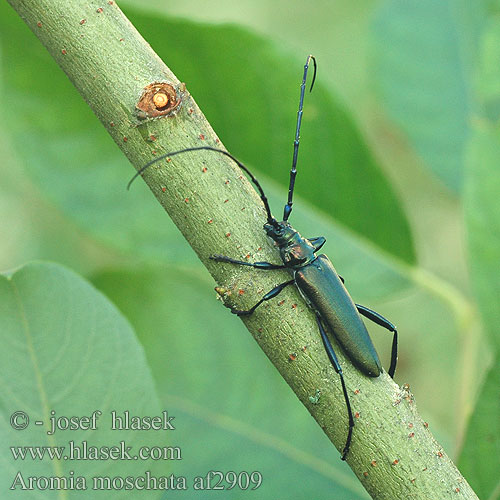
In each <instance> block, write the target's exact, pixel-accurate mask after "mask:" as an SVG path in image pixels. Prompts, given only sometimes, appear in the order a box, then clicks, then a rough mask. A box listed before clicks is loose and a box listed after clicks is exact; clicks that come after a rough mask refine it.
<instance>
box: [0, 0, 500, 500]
mask: <svg viewBox="0 0 500 500" xmlns="http://www.w3.org/2000/svg"><path fill="white" fill-rule="evenodd" d="M120 7H121V8H122V9H123V10H124V11H125V13H126V14H127V15H128V16H129V18H130V20H131V21H132V23H133V24H134V25H135V26H136V27H137V28H138V30H139V31H140V32H141V33H142V34H143V36H144V37H145V39H146V40H147V41H148V42H149V43H151V45H152V46H153V48H154V49H155V50H156V51H157V53H158V54H159V55H160V56H161V57H162V58H163V59H164V61H165V62H166V63H167V64H168V65H169V66H170V68H171V69H172V70H173V71H174V73H175V74H176V75H177V76H178V78H179V79H180V80H181V81H184V82H186V85H187V87H188V89H189V90H190V92H191V94H192V95H193V96H194V98H195V99H196V100H197V102H198V104H199V105H200V107H201V109H202V110H203V111H204V113H205V114H206V116H207V118H208V119H209V121H210V122H211V123H212V125H213V127H214V129H215V130H216V132H217V134H218V135H219V137H220V138H221V140H222V141H223V142H224V144H225V146H226V147H227V148H228V150H229V151H231V152H232V153H233V154H234V155H236V156H237V157H238V158H239V159H241V160H242V161H244V162H245V163H246V164H248V165H250V166H251V167H252V169H253V170H254V171H255V172H256V173H257V174H258V177H259V179H260V180H261V182H262V184H263V185H264V186H265V187H266V191H269V193H270V195H271V196H270V198H271V201H272V203H273V204H272V206H273V207H274V212H275V213H276V214H277V215H279V213H280V212H279V210H281V207H282V204H283V203H284V200H285V196H286V188H287V179H288V169H289V167H290V162H291V156H292V143H293V135H294V130H295V120H296V111H297V104H298V96H299V85H300V79H301V75H302V66H303V64H304V61H305V57H306V56H307V54H309V53H312V54H314V55H315V56H316V58H317V61H318V75H317V86H316V88H315V90H314V91H313V93H312V94H311V95H307V97H306V102H305V112H304V119H303V129H302V134H301V135H302V142H301V149H300V156H299V167H298V169H299V176H298V178H297V188H296V200H295V202H296V204H295V205H294V206H295V210H294V214H293V221H292V222H293V223H294V225H295V226H296V227H297V228H298V229H299V230H301V228H307V230H305V229H304V230H302V232H303V233H304V234H305V233H307V234H305V235H306V236H316V235H319V234H322V235H325V236H327V238H328V241H327V244H326V246H325V247H324V248H325V251H326V253H327V254H328V255H329V256H330V258H331V259H332V261H333V262H334V264H335V267H336V268H337V269H338V270H339V272H340V273H341V274H342V275H343V276H344V278H345V279H346V283H347V285H348V288H349V290H350V292H351V295H352V296H353V298H354V300H355V301H356V302H359V303H362V304H365V305H366V306H368V307H371V308H374V309H376V310H377V311H378V312H380V313H381V314H383V315H384V316H386V317H387V318H389V319H390V320H391V321H392V322H393V323H395V324H396V325H397V326H398V330H399V332H400V356H399V366H398V370H397V372H396V377H395V378H396V381H397V382H398V383H399V384H403V383H409V384H410V386H411V390H412V392H413V393H414V394H415V396H416V401H417V404H418V408H419V410H420V413H421V414H422V416H423V418H424V419H425V420H427V421H428V422H429V425H430V428H431V430H432V431H433V432H434V434H435V435H436V437H437V438H438V439H439V440H440V441H441V443H442V444H443V445H444V447H445V449H446V451H447V452H448V453H449V454H450V455H451V456H452V457H453V458H454V459H455V460H456V461H457V462H458V465H459V467H460V469H461V471H462V472H463V473H464V474H465V475H466V478H467V479H468V480H469V481H470V482H471V484H472V486H473V487H474V488H475V489H476V491H477V493H478V495H479V496H480V497H481V498H489V499H494V498H498V497H499V496H500V488H499V485H498V477H500V476H499V475H498V470H500V442H499V438H498V436H499V435H500V432H499V431H500V429H499V427H500V397H499V391H500V389H499V387H500V384H499V382H500V381H499V380H497V379H498V375H497V373H498V364H499V362H498V347H499V343H500V342H499V338H500V337H499V335H498V333H497V325H498V324H499V322H500V305H499V304H500V276H499V262H500V204H499V202H498V196H499V193H500V170H499V168H498V166H497V162H498V158H500V154H499V153H500V136H499V129H498V118H499V112H500V97H499V96H500V48H499V47H500V43H499V42H500V6H499V5H498V2H494V1H487V0H483V1H479V0H474V1H467V2H466V1H465V0H458V1H451V0H444V1H442V2H434V1H431V0H419V1H417V0H411V1H409V2H398V1H395V0H393V1H391V0H378V1H377V0H373V1H365V0H360V1H358V2H349V1H347V0H335V1H326V0H321V1H317V2H314V3H313V4H312V5H307V6H306V5H305V4H304V2H300V1H296V0H291V1H290V0H288V1H286V2H285V1H284V0H276V1H273V2H264V1H259V0H252V1H248V0H241V1H240V2H229V1H220V2H216V3H215V4H214V3H213V2H212V3H207V2H200V1H199V0H184V1H183V2H175V3H174V2H168V3H167V2H163V1H160V0H148V1H145V0H141V1H139V0H134V1H132V0H129V1H127V2H120ZM0 41H1V47H0V50H1V52H0V58H1V60H0V62H1V69H0V71H1V73H0V77H1V91H2V108H1V110H0V113H1V114H2V120H1V122H0V129H1V130H0V157H1V158H2V161H1V164H0V238H1V239H0V242H1V244H0V270H1V271H7V270H12V269H14V268H16V267H19V266H22V265H24V264H25V263H27V262H28V261H31V260H34V259H35V260H38V259H43V260H50V261H53V262H57V263H60V264H63V265H65V266H67V267H69V268H71V269H72V270H74V271H76V272H77V273H79V274H80V275H82V276H83V277H85V278H86V279H88V280H90V281H91V282H92V283H93V284H94V285H95V287H97V289H99V290H100V291H102V292H103V293H104V294H105V295H106V297H107V298H108V299H109V300H110V301H111V302H113V303H114V304H115V305H116V306H117V307H118V308H119V309H120V311H121V312H122V313H123V315H124V316H125V317H126V318H127V319H128V321H129V322H130V324H131V325H132V327H133V329H134V330H135V333H136V335H137V339H138V342H139V343H140V344H141V345H142V346H143V348H144V351H145V354H146V361H145V362H144V363H145V366H146V368H145V369H146V370H148V369H150V370H151V372H152V374H153V378H154V383H155V387H156V389H155V391H156V393H157V396H158V399H159V404H160V405H161V407H164V408H167V409H168V410H169V413H171V414H174V415H175V416H176V419H177V420H176V421H177V422H178V430H177V431H176V434H175V443H176V444H177V445H179V446H181V447H182V449H183V451H184V456H185V458H184V459H183V461H182V463H175V464H174V465H171V464H170V463H169V464H168V466H169V467H168V469H167V470H168V471H172V472H174V473H175V474H184V475H188V476H190V477H192V476H194V475H196V474H201V473H204V472H206V471H208V470H223V471H224V470H237V471H239V470H247V471H253V470H258V471H260V472H262V474H263V476H264V483H263V485H262V486H261V487H260V488H259V489H258V490H256V491H254V492H252V494H251V495H253V498H263V499H271V498H277V497H283V496H286V497H287V498H332V497H334V498H338V499H358V498H366V497H367V495H366V493H364V490H363V489H362V488H361V486H360V485H359V483H358V482H357V480H356V478H355V477H354V475H353V474H352V473H351V471H350V469H349V468H348V466H347V465H346V464H344V463H342V462H340V460H339V454H338V452H337V451H336V450H335V449H334V448H333V447H332V446H331V444H330V443H329V442H328V440H327V439H326V437H325V436H324V435H323V434H322V432H321V430H320V429H319V428H318V427H317V425H316V424H315V422H314V421H313V420H312V419H311V417H310V416H309V414H308V413H307V411H306V410H305V409H304V408H303V407H302V406H301V405H300V404H299V403H298V401H297V400H296V399H295V396H294V395H293V394H292V392H291V391H290V390H289V388H288V387H287V386H286V385H285V383H284V382H283V381H282V380H281V379H280V377H279V375H278V374H277V372H275V370H274V369H273V367H272V366H271V364H270V363H269V362H268V361H267V359H265V356H264V355H263V354H262V352H261V351H260V350H259V349H258V348H257V346H256V345H255V343H254V342H253V341H252V339H251V337H250V335H248V332H247V331H246V329H245V328H244V327H243V324H242V323H241V322H240V321H239V320H238V319H237V318H235V317H233V316H232V315H230V314H229V313H228V311H227V310H225V309H224V307H222V305H221V304H220V303H219V302H218V301H216V300H215V293H214V292H213V287H214V285H215V284H214V283H213V281H212V279H211V277H210V276H209V275H208V273H207V272H206V270H205V269H204V268H203V267H202V266H201V264H200V263H199V262H198V261H197V259H196V257H195V255H194V252H192V251H191V249H190V248H189V247H188V245H187V244H186V243H185V242H184V240H183V239H182V237H181V235H180V233H179V232H178V230H177V229H176V228H175V227H173V225H172V223H171V222H170V221H169V220H168V217H167V216H166V215H165V214H164V213H163V212H162V210H161V208H160V207H159V205H158V204H157V203H156V201H155V200H154V198H153V197H152V196H151V195H150V193H149V192H148V191H147V189H146V188H145V186H144V185H141V183H139V182H138V183H137V184H136V185H135V186H134V189H133V190H132V191H131V192H130V193H125V186H126V183H127V181H128V179H129V178H130V176H131V174H132V173H133V170H132V169H131V168H130V165H129V164H128V163H127V161H126V160H125V159H124V157H123V156H122V155H121V153H120V152H119V151H118V149H117V148H116V146H115V145H114V143H113V142H112V140H111V139H110V138H109V137H108V136H107V135H106V133H105V131H104V129H103V128H102V127H101V125H100V124H99V123H98V121H97V120H96V118H95V117H94V116H93V114H92V113H91V112H90V110H89V109H87V107H86V105H85V103H83V102H82V101H81V99H80V97H79V95H78V94H77V92H76V91H75V90H74V88H73V87H72V86H71V84H70V82H69V81H68V80H67V78H66V77H65V76H64V75H63V74H62V72H61V71H60V70H59V68H58V67H57V66H56V65H55V63H54V62H52V61H51V59H50V57H49V56H48V54H46V53H45V50H44V49H43V47H42V46H41V45H40V44H39V42H38V41H37V40H36V38H35V37H34V36H33V35H32V34H31V33H30V32H29V30H28V29H27V28H26V27H25V26H23V23H22V22H21V20H20V19H18V18H17V17H16V14H15V13H14V11H12V9H10V7H9V6H7V5H6V4H5V3H4V4H2V5H1V6H0ZM21 51H22V57H20V54H21ZM56 93H57V95H58V96H59V97H58V101H57V102H54V99H53V96H54V95H55V94H56ZM61 110H63V111H61ZM257 223H258V222H257ZM213 251H214V252H217V249H213ZM49 271H50V270H49ZM47 272H48V271H47ZM51 272H52V271H51ZM49 274H50V273H49ZM0 321H1V317H0ZM369 327H370V332H371V333H372V334H373V337H374V340H375V343H376V345H377V349H378V350H379V352H380V353H381V356H382V359H383V361H384V364H385V365H386V366H387V365H388V361H389V347H390V336H389V335H388V334H387V333H386V332H385V331H380V329H378V328H372V326H371V325H369ZM47 336H49V332H47ZM47 338H48V337H47ZM133 341H134V342H135V340H133ZM5 355H7V354H5ZM9 355H10V354H9ZM148 367H149V368H148ZM92 369H93V370H94V368H92ZM58 373H59V374H60V377H62V378H64V377H66V376H67V373H66V372H65V371H64V368H59V372H58ZM103 380H104V379H103ZM4 397H5V398H6V397H7V396H5V394H4ZM2 407H3V405H0V409H2ZM485 457H487V459H485ZM495 471H496V472H495ZM179 494H180V495H182V494H184V495H185V496H186V494H185V493H179ZM226 494H227V493H226ZM118 495H119V494H118ZM200 495H203V493H200ZM213 495H214V496H215V495H217V493H216V492H213ZM238 495H240V493H238ZM249 495H250V494H249ZM70 497H71V495H70ZM187 497H188V498H194V497H196V493H195V492H193V491H191V492H190V493H189V494H188V496H187ZM47 498H50V496H47Z"/></svg>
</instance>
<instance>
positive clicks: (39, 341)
mask: <svg viewBox="0 0 500 500" xmlns="http://www.w3.org/2000/svg"><path fill="white" fill-rule="evenodd" d="M0 342H1V344H2V350H1V351H0V372H1V378H2V380H3V383H2V385H1V387H0V413H1V416H2V420H3V422H4V425H3V426H2V430H1V431H0V443H1V445H2V449H3V450H4V452H3V453H2V458H1V462H2V468H1V469H2V472H1V475H0V476H1V480H0V481H1V486H2V490H3V491H6V490H7V489H8V488H10V487H11V485H12V483H13V481H14V478H15V476H16V474H17V472H18V471H21V473H22V476H23V478H24V480H25V481H27V480H28V477H30V476H37V477H40V476H45V477H52V476H65V477H70V475H71V471H74V477H77V476H84V477H86V478H87V486H88V487H89V489H88V490H87V491H86V492H85V493H86V494H87V495H88V494H89V493H90V495H91V496H92V498H110V497H112V498H128V497H129V494H128V492H126V491H114V492H109V491H92V489H91V488H92V477H94V476H110V477H115V476H123V477H126V476H141V475H143V474H144V472H145V470H146V469H148V470H151V471H152V472H153V473H154V474H156V475H164V472H165V471H164V469H163V474H162V469H161V467H159V462H153V461H151V460H147V461H142V460H140V461H134V460H129V461H128V460H49V459H48V458H47V457H46V458H45V459H44V460H31V459H26V460H21V459H18V460H15V459H14V458H13V455H12V453H11V451H10V449H9V447H22V446H65V447H66V448H65V450H64V454H65V455H69V446H70V444H69V442H70V441H74V443H75V444H77V445H79V446H83V445H82V444H81V443H82V442H83V441H84V440H85V441H87V443H88V445H89V446H104V445H106V446H114V445H119V443H120V441H125V442H126V445H127V446H131V447H132V453H134V452H135V453H137V452H138V448H139V447H140V446H148V445H149V446H152V445H160V444H161V443H162V441H164V435H162V436H160V435H159V434H158V432H155V431H151V432H146V431H143V432H134V431H119V430H114V431H113V430H111V418H110V412H111V411H112V410H115V411H116V412H117V415H120V414H122V412H123V411H125V410H128V411H129V412H130V415H139V416H145V415H148V416H154V415H158V414H159V409H160V407H159V404H158V398H157V395H156V392H155V388H154V383H153V380H152V377H151V373H150V370H149V367H148V365H147V363H146V360H145V357H144V352H143V350H142V348H141V347H140V345H139V344H138V342H137V340H136V339H135V337H134V334H133V332H132V330H131V328H130V325H129V324H128V323H127V321H126V320H125V319H124V317H123V316H122V315H121V314H120V313H119V312H118V311H117V310H116V308H115V307H114V306H113V305H112V304H111V303H110V302H109V301H108V300H107V299H106V298H105V297H104V296H102V295H101V294H100V293H99V292H97V291H96V290H95V289H94V288H93V287H92V286H91V285H89V284H88V283H87V282H86V281H84V280H82V279H81V278H80V277H79V276H77V275H75V274H74V273H73V272H71V271H69V270H68V269H66V268H63V267H61V266H59V265H56V264H49V263H40V262H38V263H33V264H29V265H26V266H25V267H23V268H21V269H19V270H17V271H16V272H14V273H13V274H11V275H9V276H0ZM95 410H99V411H101V412H102V416H100V417H99V418H98V420H96V423H97V429H96V430H92V429H89V430H84V429H78V430H56V432H55V433H54V434H53V435H49V434H48V431H50V429H51V427H50V417H51V416H53V415H54V416H56V417H67V418H70V417H73V416H77V417H83V416H91V415H92V413H93V412H94V411H95ZM15 411H24V412H26V413H27V415H28V416H29V421H30V425H29V427H28V428H27V429H25V430H14V429H13V428H11V426H10V425H9V419H10V417H11V415H12V414H13V413H14V412H15ZM51 412H55V413H54V414H52V413H51ZM20 421H21V422H23V421H24V419H23V418H21V419H20ZM36 421H42V422H43V426H41V427H39V426H37V425H36V424H35V422H36ZM63 424H64V422H63ZM18 490H19V488H18ZM18 490H17V491H18ZM23 493H24V494H25V495H29V493H27V492H23ZM149 493H151V491H150V492H149ZM31 494H32V496H26V498H40V491H39V490H38V491H37V490H35V491H34V492H31ZM136 494H139V496H140V494H141V492H139V491H137V492H134V498H135V497H136ZM75 495H76V493H75V492H72V491H69V492H68V491H66V492H64V491H60V492H59V494H58V496H57V498H74V496H75ZM150 497H152V498H155V496H154V492H153V494H152V495H150V496H148V498H150ZM43 498H48V496H46V494H45V493H44V494H43ZM51 498H55V496H53V497H51Z"/></svg>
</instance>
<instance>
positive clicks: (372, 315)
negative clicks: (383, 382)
mask: <svg viewBox="0 0 500 500" xmlns="http://www.w3.org/2000/svg"><path fill="white" fill-rule="evenodd" d="M356 308H357V309H358V311H359V313H360V314H362V315H363V316H365V317H366V318H368V319H369V320H371V321H373V322H374V323H376V324H377V325H379V326H383V327H384V328H385V329H387V330H389V331H390V332H391V333H393V334H394V335H393V336H392V349H391V366H390V367H389V371H388V372H387V373H389V375H390V376H391V378H394V372H395V371H396V364H397V362H398V331H397V329H396V327H395V326H394V325H393V324H392V323H391V322H390V321H389V320H388V319H385V318H384V317H383V316H382V315H381V314H379V313H378V312H376V311H372V310H371V309H368V307H365V306H362V305H360V304H356Z"/></svg>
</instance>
